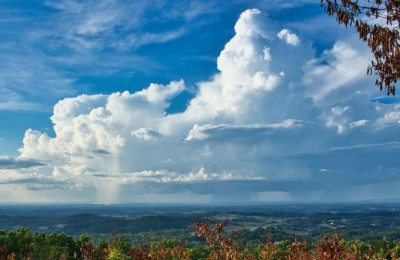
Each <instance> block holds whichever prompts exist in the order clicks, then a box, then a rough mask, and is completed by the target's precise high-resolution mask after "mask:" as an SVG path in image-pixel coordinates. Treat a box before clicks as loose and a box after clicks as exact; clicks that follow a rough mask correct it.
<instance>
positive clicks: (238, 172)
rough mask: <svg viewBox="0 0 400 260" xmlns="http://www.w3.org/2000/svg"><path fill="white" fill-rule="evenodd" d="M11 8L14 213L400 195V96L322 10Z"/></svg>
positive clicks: (8, 136)
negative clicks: (61, 207)
mask: <svg viewBox="0 0 400 260" xmlns="http://www.w3.org/2000/svg"><path fill="white" fill-rule="evenodd" d="M0 14H1V16H0V17H2V18H0V33H1V35H2V37H1V38H0V58H1V60H2V64H1V65H0V91H1V92H0V93H1V96H0V115H1V118H2V123H1V127H0V203H106V204H108V203H228V204H229V203H264V202H354V201H367V200H382V201H384V200H389V199H390V200H392V199H393V200H399V199H400V189H399V187H400V171H399V169H400V162H399V161H397V160H396V155H398V154H399V151H400V140H399V136H398V135H397V134H398V132H399V127H400V125H399V124H400V105H399V98H398V97H397V96H396V97H387V96H385V95H384V93H381V92H379V90H378V89H377V88H376V87H374V84H373V83H374V81H375V78H374V76H367V75H366V69H367V66H368V65H369V63H370V60H371V54H370V51H369V49H368V48H367V46H366V45H365V43H363V42H361V41H360V40H359V39H358V37H357V35H356V34H355V32H354V28H347V29H346V28H344V27H342V26H339V25H338V24H337V23H336V21H335V19H334V18H332V17H328V16H327V15H326V14H325V13H324V12H323V9H322V8H320V7H319V1H311V0H303V1H296V3H291V4H288V3H287V1H281V0H270V1H242V0H238V1H232V2H231V3H221V2H220V1H215V0H207V1H197V0H192V1H163V0H161V1H159V0H154V1H134V2H128V1H118V0H113V1H76V0H62V1H53V0H47V1H39V0H30V1H27V2H24V3H20V2H16V1H9V0H6V1H3V2H2V3H0Z"/></svg>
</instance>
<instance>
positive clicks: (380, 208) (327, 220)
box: [0, 203, 400, 244]
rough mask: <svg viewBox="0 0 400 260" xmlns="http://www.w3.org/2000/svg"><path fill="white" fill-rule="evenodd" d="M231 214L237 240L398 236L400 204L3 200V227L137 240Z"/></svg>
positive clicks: (186, 232)
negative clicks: (8, 202)
mask: <svg viewBox="0 0 400 260" xmlns="http://www.w3.org/2000/svg"><path fill="white" fill-rule="evenodd" d="M206 218H209V219H210V220H211V221H213V222H214V223H215V222H217V221H219V220H224V219H227V220H228V221H229V224H228V226H227V230H228V231H229V232H232V231H240V232H241V236H240V237H239V240H241V241H242V242H244V243H248V244H252V243H253V244H256V243H258V242H259V241H260V240H262V239H264V238H266V237H268V238H270V239H271V240H273V241H281V240H295V239H297V240H308V241H312V240H316V239H319V238H320V236H321V235H324V234H327V233H338V234H339V235H340V237H341V238H346V239H350V240H354V239H359V240H362V241H372V240H377V239H382V238H384V237H385V238H387V239H388V240H396V241H397V240H399V241H400V204H399V203H380V204H367V203H366V204H326V205H322V204H320V205H319V204H303V205H295V204H286V205H284V204H283V205H253V206H220V205H218V206H182V205H181V206H162V205H159V206H146V205H108V206H106V205H52V206H50V205H2V206H0V229H2V230H5V229H8V230H16V229H17V228H19V227H27V228H28V229H29V230H30V231H31V232H43V233H45V234H50V233H52V232H56V233H61V232H62V233H64V234H66V235H69V236H79V235H81V234H88V235H90V236H92V237H93V238H96V239H99V238H105V239H111V235H112V233H113V232H117V233H119V234H123V235H125V236H128V237H129V238H130V239H131V240H132V242H133V243H136V244H140V243H147V242H149V241H157V240H160V239H179V240H183V241H186V242H191V241H193V240H195V238H193V236H192V232H191V230H190V229H189V228H188V227H189V226H190V225H191V223H192V222H193V221H201V220H205V219H206Z"/></svg>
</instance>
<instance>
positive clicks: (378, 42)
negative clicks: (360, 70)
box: [321, 0, 400, 95]
mask: <svg viewBox="0 0 400 260" xmlns="http://www.w3.org/2000/svg"><path fill="white" fill-rule="evenodd" d="M321 6H322V7H325V12H326V13H327V14H328V15H329V16H336V21H337V22H338V23H339V24H344V25H345V26H346V27H347V26H352V25H354V26H355V29H356V31H357V33H358V35H359V37H360V39H361V40H363V41H364V42H366V43H367V44H368V46H369V47H370V49H371V52H372V54H373V56H374V60H372V61H371V64H370V65H369V66H368V69H367V74H369V75H371V74H372V73H373V72H374V73H375V74H376V75H377V76H378V77H377V79H376V81H375V85H376V86H377V87H379V89H380V90H381V91H382V89H385V91H386V92H387V94H388V95H390V94H392V95H395V92H396V87H395V85H396V83H397V81H398V80H399V79H400V34H399V25H400V1H399V0H360V1H359V0H321Z"/></svg>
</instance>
